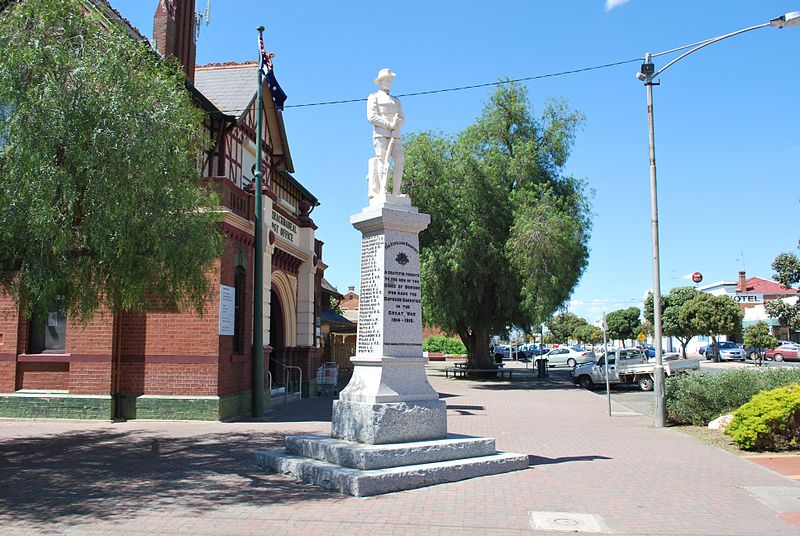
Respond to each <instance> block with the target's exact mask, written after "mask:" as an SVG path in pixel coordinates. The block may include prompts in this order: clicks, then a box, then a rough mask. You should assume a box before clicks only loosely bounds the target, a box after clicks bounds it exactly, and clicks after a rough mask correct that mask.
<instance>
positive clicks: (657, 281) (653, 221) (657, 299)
mask: <svg viewBox="0 0 800 536" xmlns="http://www.w3.org/2000/svg"><path fill="white" fill-rule="evenodd" d="M645 64H650V65H652V63H651V62H650V53H649V52H648V53H647V54H645ZM653 84H654V82H653V80H652V78H651V79H649V80H648V81H647V83H646V84H645V85H646V87H647V123H648V125H649V127H650V233H651V236H652V240H653V243H652V247H653V329H654V331H655V334H654V337H655V346H656V365H655V370H654V371H653V372H654V374H653V376H654V378H655V381H654V385H653V389H654V390H655V395H656V412H655V417H654V421H653V424H654V425H655V427H656V428H663V427H664V424H666V421H667V409H666V407H665V405H664V376H665V375H664V363H663V361H662V356H661V260H660V259H659V245H658V188H657V185H656V134H655V127H654V125H653Z"/></svg>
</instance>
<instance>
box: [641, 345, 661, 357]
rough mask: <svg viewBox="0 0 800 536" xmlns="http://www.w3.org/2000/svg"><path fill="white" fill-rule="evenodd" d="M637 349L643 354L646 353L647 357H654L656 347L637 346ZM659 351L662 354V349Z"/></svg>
mask: <svg viewBox="0 0 800 536" xmlns="http://www.w3.org/2000/svg"><path fill="white" fill-rule="evenodd" d="M637 348H639V349H640V350H642V351H643V352H646V353H647V357H655V356H656V347H655V346H653V345H652V344H647V345H645V346H638V347H637ZM661 351H662V352H663V351H664V350H663V348H662V350H661Z"/></svg>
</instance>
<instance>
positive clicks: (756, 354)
mask: <svg viewBox="0 0 800 536" xmlns="http://www.w3.org/2000/svg"><path fill="white" fill-rule="evenodd" d="M747 357H749V358H750V359H752V360H753V361H755V360H756V359H758V352H750V355H749V356H747Z"/></svg>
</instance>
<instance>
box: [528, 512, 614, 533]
mask: <svg viewBox="0 0 800 536" xmlns="http://www.w3.org/2000/svg"><path fill="white" fill-rule="evenodd" d="M528 516H529V517H530V521H531V528H532V529H533V530H547V531H551V532H594V533H603V532H605V533H607V532H609V530H608V527H606V524H605V523H604V522H603V518H601V517H600V516H598V515H595V514H577V513H574V512H534V511H528Z"/></svg>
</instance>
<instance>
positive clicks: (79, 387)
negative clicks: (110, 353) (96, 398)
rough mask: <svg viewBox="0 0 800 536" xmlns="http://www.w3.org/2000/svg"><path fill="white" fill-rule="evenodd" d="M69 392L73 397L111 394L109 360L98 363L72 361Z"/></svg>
mask: <svg viewBox="0 0 800 536" xmlns="http://www.w3.org/2000/svg"><path fill="white" fill-rule="evenodd" d="M69 392H70V394H73V395H78V394H79V395H108V394H111V360H110V359H109V360H108V361H105V362H100V363H95V362H82V361H72V362H71V363H70V364H69Z"/></svg>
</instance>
